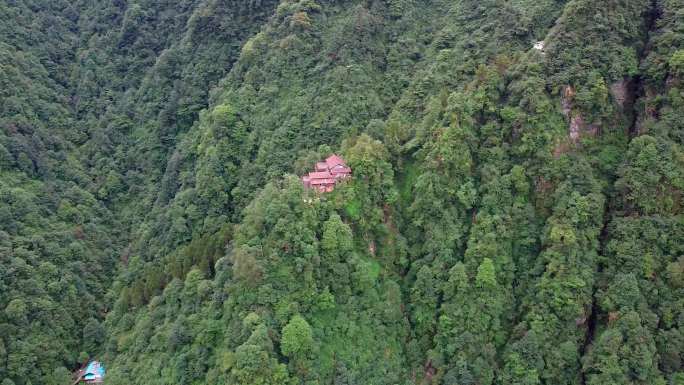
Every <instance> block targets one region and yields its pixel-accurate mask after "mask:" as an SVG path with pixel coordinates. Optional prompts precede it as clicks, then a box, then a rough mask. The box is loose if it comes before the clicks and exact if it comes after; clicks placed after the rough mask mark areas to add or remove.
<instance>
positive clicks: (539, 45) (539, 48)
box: [534, 40, 544, 52]
mask: <svg viewBox="0 0 684 385" xmlns="http://www.w3.org/2000/svg"><path fill="white" fill-rule="evenodd" d="M534 49H536V50H537V51H541V52H544V40H541V41H538V42H536V43H534Z"/></svg>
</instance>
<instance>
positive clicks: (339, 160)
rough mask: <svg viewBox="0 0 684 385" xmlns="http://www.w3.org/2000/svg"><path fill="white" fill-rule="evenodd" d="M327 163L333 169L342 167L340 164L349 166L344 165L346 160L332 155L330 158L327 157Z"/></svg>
mask: <svg viewBox="0 0 684 385" xmlns="http://www.w3.org/2000/svg"><path fill="white" fill-rule="evenodd" d="M325 163H326V164H327V165H328V168H333V167H335V166H337V165H340V164H341V165H343V166H345V167H346V166H347V164H346V163H344V159H342V158H340V157H339V156H338V155H336V154H332V155H330V156H329V157H327V158H326V159H325Z"/></svg>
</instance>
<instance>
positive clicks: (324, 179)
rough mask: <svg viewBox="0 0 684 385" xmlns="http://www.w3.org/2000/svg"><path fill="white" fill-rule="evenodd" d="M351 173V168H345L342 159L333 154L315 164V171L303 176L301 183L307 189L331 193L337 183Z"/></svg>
mask: <svg viewBox="0 0 684 385" xmlns="http://www.w3.org/2000/svg"><path fill="white" fill-rule="evenodd" d="M351 172H352V170H351V168H349V166H347V164H346V163H345V161H344V159H342V158H341V157H340V156H338V155H336V154H333V155H330V156H329V157H327V158H326V159H325V161H323V162H317V163H316V169H315V171H313V172H310V173H309V174H307V175H305V176H303V177H302V183H303V184H304V187H305V188H308V189H315V190H317V191H319V192H331V191H333V189H334V188H335V185H336V184H337V182H339V181H341V180H343V179H347V178H349V177H350V176H351Z"/></svg>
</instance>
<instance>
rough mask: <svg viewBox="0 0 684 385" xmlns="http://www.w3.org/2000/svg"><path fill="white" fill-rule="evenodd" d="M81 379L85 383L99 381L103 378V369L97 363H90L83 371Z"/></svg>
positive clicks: (102, 366)
mask: <svg viewBox="0 0 684 385" xmlns="http://www.w3.org/2000/svg"><path fill="white" fill-rule="evenodd" d="M84 373H85V374H84V375H83V379H84V380H86V381H100V380H102V379H103V378H104V375H105V367H104V365H102V364H101V363H99V362H98V361H90V363H88V366H86V368H85V371H84Z"/></svg>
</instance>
